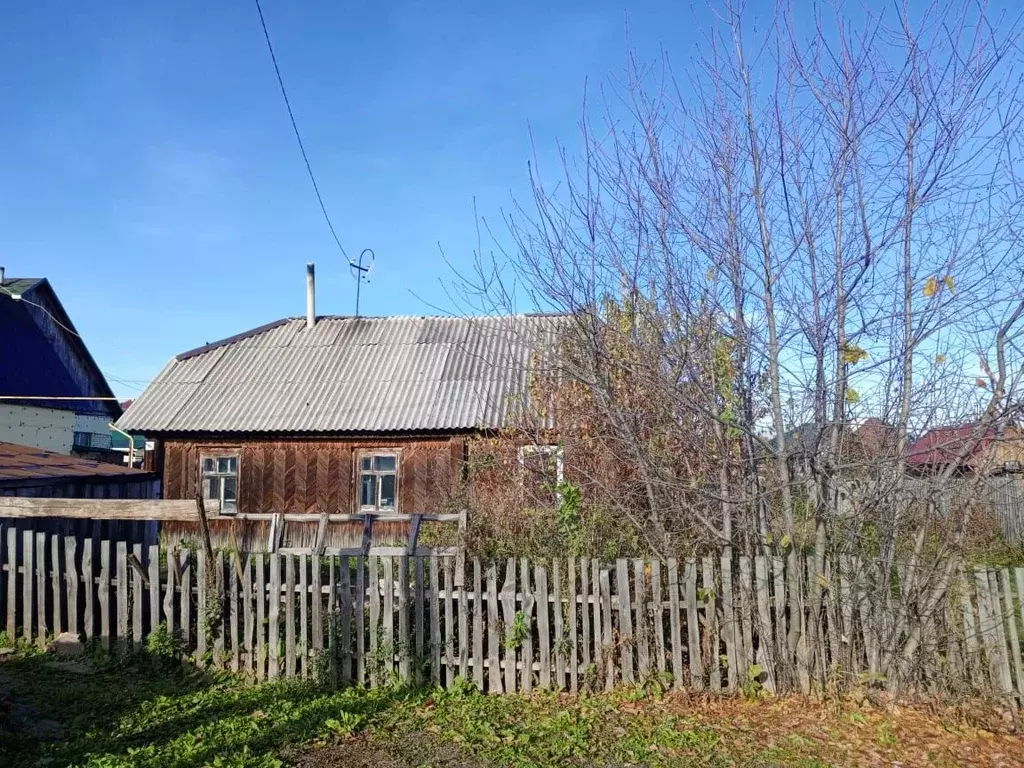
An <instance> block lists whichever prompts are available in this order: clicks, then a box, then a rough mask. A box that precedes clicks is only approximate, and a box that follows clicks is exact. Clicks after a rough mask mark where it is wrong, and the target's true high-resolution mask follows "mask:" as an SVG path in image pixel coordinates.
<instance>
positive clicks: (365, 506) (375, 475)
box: [359, 453, 398, 513]
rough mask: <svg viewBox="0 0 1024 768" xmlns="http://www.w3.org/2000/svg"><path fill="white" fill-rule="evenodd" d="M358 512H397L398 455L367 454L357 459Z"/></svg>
mask: <svg viewBox="0 0 1024 768" xmlns="http://www.w3.org/2000/svg"><path fill="white" fill-rule="evenodd" d="M359 510H360V511H361V512H376V513H389V512H396V511H397V510H398V455H397V454H395V453H367V454H363V455H362V456H360V457H359Z"/></svg>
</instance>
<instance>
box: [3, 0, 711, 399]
mask: <svg viewBox="0 0 1024 768" xmlns="http://www.w3.org/2000/svg"><path fill="white" fill-rule="evenodd" d="M264 12H265V14H266V17H267V22H268V25H269V28H270V33H271V36H272V39H273V41H274V44H275V49H276V52H277V55H278V60H279V63H280V65H281V68H282V72H283V75H284V78H285V82H286V85H287V87H288V90H289V95H290V97H291V100H292V105H293V108H294V110H295V113H296V116H297V119H298V121H299V127H300V129H301V131H302V133H303V138H304V140H305V142H306V146H307V150H308V152H309V155H310V158H311V160H312V163H313V167H314V170H315V172H316V174H317V176H318V181H319V183H320V186H321V190H322V192H323V195H324V198H325V201H326V203H327V206H328V210H329V212H330V213H331V215H332V219H333V221H334V224H335V226H336V228H337V230H338V232H339V235H340V237H341V240H342V244H343V245H344V246H345V248H346V250H347V251H348V252H349V254H350V255H356V254H358V253H359V251H360V250H362V249H363V248H365V247H371V248H373V249H374V251H375V252H376V254H377V259H378V261H377V265H376V269H375V273H374V275H373V280H372V283H371V284H370V285H369V286H368V287H367V288H366V289H365V290H364V299H363V312H364V314H430V313H432V312H434V311H435V310H434V309H432V308H431V307H430V306H429V305H430V304H434V305H438V306H440V307H441V308H442V309H447V308H450V302H449V301H448V299H447V298H446V296H445V293H444V291H443V288H442V285H441V283H442V282H444V281H448V280H450V277H451V274H450V271H449V269H448V267H447V266H446V265H445V264H444V262H443V260H442V259H441V257H440V255H439V250H438V243H440V244H441V246H442V247H443V248H444V250H445V253H446V254H447V255H448V257H449V258H450V259H451V260H452V261H453V262H454V263H455V264H456V265H458V264H465V263H467V262H468V261H469V260H470V259H471V257H472V250H473V248H474V246H475V242H476V234H475V226H474V218H473V200H474V198H475V199H476V201H477V207H478V210H479V212H480V214H481V215H482V216H484V217H486V218H488V219H490V220H492V221H496V220H498V219H499V218H500V215H501V210H502V209H503V208H506V209H507V208H508V206H509V204H510V201H511V200H512V198H513V197H520V198H523V197H524V196H525V193H526V192H527V176H526V164H527V160H528V159H529V157H530V154H531V146H530V134H529V131H530V128H531V127H532V131H533V135H534V137H535V140H536V144H537V147H538V150H539V152H540V155H539V159H540V161H541V165H542V167H543V166H545V165H547V166H548V167H551V166H552V164H553V163H554V162H555V161H556V157H555V154H554V150H555V147H556V142H558V141H562V142H565V143H567V144H568V145H569V147H570V149H571V148H573V147H574V146H576V144H577V127H576V126H577V121H578V119H579V116H580V111H581V103H582V96H583V92H584V83H585V81H586V79H587V78H589V79H590V81H591V83H594V82H599V81H602V80H605V79H606V78H608V77H609V76H613V75H615V74H617V73H619V72H621V71H622V68H623V64H624V62H625V51H626V47H627V36H626V20H627V16H626V11H625V9H624V7H623V4H622V3H621V2H620V3H619V4H614V3H607V4H606V3H601V2H579V3H557V4H552V3H532V2H522V3H514V4H513V3H508V4H500V5H499V4H496V3H443V2H430V3H426V2H422V3H421V2H388V3H381V2H301V3H293V2H283V1H282V0H265V2H264ZM628 21H629V41H630V43H631V44H632V45H633V46H634V47H636V48H637V49H638V50H639V51H640V52H641V53H642V54H643V55H644V56H647V57H650V58H654V57H656V56H657V55H658V51H659V48H660V46H662V45H664V46H665V47H666V48H667V49H668V50H669V51H670V53H671V55H672V57H673V59H675V60H676V61H680V60H681V59H685V58H688V57H690V56H691V55H694V54H695V53H696V50H695V48H694V46H695V45H696V39H695V38H694V37H693V36H692V34H691V33H690V32H689V30H692V29H693V27H694V23H693V10H692V8H691V7H690V6H689V5H676V4H666V5H664V6H662V5H660V4H655V3H652V4H650V5H645V6H642V7H640V6H637V7H634V6H633V4H630V9H629V16H628ZM0 29H2V30H3V31H2V32H0V34H2V35H3V44H2V45H0V73H2V74H0V103H2V104H3V107H4V108H3V114H4V119H3V120H0V157H2V167H3V173H2V174H0V263H3V264H4V265H6V267H7V274H8V275H10V276H45V277H48V278H49V279H50V281H51V282H52V283H53V285H54V287H55V288H56V290H57V292H58V295H59V296H60V297H61V299H62V301H63V302H64V304H65V306H66V308H67V309H68V312H69V313H70V315H71V317H72V319H73V320H74V322H75V324H76V325H77V327H78V329H79V331H80V332H81V333H82V335H83V337H84V338H85V340H86V343H87V344H88V345H89V347H90V349H91V350H92V352H93V355H94V357H95V358H96V359H97V361H98V362H99V364H100V366H101V367H102V368H103V369H104V371H105V372H106V373H107V374H108V375H109V376H110V377H111V383H112V385H113V386H114V389H115V391H116V392H117V393H118V394H119V395H123V396H131V395H133V394H134V393H136V392H137V391H138V390H139V389H141V388H142V387H143V385H144V383H145V382H146V381H148V380H149V379H150V378H152V376H154V375H155V374H156V373H157V371H158V370H159V368H160V367H161V366H162V365H163V364H164V362H165V361H166V360H167V359H168V358H169V357H171V356H172V355H174V354H176V353H177V352H180V351H182V350H185V349H188V348H191V347H194V346H197V345H199V344H202V343H204V342H206V341H212V340H214V339H217V338H221V337H224V336H227V335H230V334H232V333H236V332H238V331H240V330H244V329H246V328H249V327H252V326H255V325H259V324H262V323H264V322H267V321H269V320H272V319H275V318H278V317H282V316H287V315H299V314H302V313H303V311H304V267H303V265H304V264H305V262H307V261H315V262H316V264H317V277H318V306H317V309H318V311H319V312H320V313H323V314H326V313H348V312H351V310H352V306H353V292H354V283H353V282H352V280H351V278H350V277H349V274H348V270H347V269H346V268H344V265H343V259H342V257H341V255H340V254H339V252H338V251H337V249H336V247H335V245H334V243H333V241H332V240H331V238H330V234H329V232H328V230H327V228H326V225H325V224H324V222H323V219H322V217H321V213H320V210H319V208H318V207H317V204H316V200H315V197H314V195H313V192H312V189H311V187H310V184H309V180H308V178H307V176H306V172H305V169H304V167H303V165H302V161H301V157H300V155H299V153H298V149H297V146H296V144H295V140H294V137H293V135H292V132H291V127H290V125H289V123H288V119H287V114H286V112H285V109H284V105H283V102H282V100H281V97H280V94H279V92H278V86H277V82H276V80H275V79H274V73H273V69H272V66H271V62H270V59H269V56H268V53H267V49H266V45H265V42H264V40H263V37H262V32H261V30H260V27H259V19H258V16H257V14H256V9H255V5H254V3H252V2H246V1H242V2H233V3H225V2H214V3H193V2H173V3H159V4H157V3H128V2H123V3H112V2H97V3H73V4H69V3H56V2H34V3H7V4H5V5H4V9H3V10H2V11H0ZM498 231H499V233H500V228H499V230H498ZM414 293H415V294H417V295H418V296H419V297H421V298H417V297H416V296H414V295H413V294H414Z"/></svg>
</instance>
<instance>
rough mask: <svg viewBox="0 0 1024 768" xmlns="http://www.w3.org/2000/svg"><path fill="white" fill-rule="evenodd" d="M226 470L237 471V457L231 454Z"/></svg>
mask: <svg viewBox="0 0 1024 768" xmlns="http://www.w3.org/2000/svg"><path fill="white" fill-rule="evenodd" d="M228 472H238V457H237V456H232V457H230V458H229V459H228Z"/></svg>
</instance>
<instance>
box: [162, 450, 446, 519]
mask: <svg viewBox="0 0 1024 768" xmlns="http://www.w3.org/2000/svg"><path fill="white" fill-rule="evenodd" d="M464 446H465V439H464V438H462V437H453V436H442V437H415V438H411V437H394V438H332V439H309V440H259V439H256V440H254V439H243V440H224V439H211V440H192V439H174V438H171V439H167V440H165V441H164V444H163V462H164V465H163V477H164V498H167V499H190V498H194V497H195V495H196V487H197V482H198V478H199V462H200V459H201V457H202V456H204V455H210V454H217V453H237V455H238V457H239V469H238V472H239V478H238V485H239V488H238V511H239V512H290V513H294V512H308V513H319V512H356V511H358V510H357V508H356V505H357V500H358V499H357V494H356V482H357V471H356V461H357V457H358V455H359V453H360V452H361V451H363V450H375V449H376V450H394V451H396V452H398V453H399V456H400V458H399V477H398V511H399V512H402V513H415V512H422V513H436V512H443V511H449V510H448V507H449V506H450V504H451V502H452V500H453V498H454V496H455V493H456V488H457V486H458V483H459V480H460V478H461V474H462V462H463V451H464Z"/></svg>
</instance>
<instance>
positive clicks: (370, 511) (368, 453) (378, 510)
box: [356, 448, 402, 515]
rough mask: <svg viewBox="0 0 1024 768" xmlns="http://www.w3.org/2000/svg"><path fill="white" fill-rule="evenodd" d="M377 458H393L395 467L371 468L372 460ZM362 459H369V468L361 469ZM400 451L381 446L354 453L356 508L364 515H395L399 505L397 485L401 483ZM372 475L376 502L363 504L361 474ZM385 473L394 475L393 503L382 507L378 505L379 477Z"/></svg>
mask: <svg viewBox="0 0 1024 768" xmlns="http://www.w3.org/2000/svg"><path fill="white" fill-rule="evenodd" d="M377 458H391V459H394V460H395V469H394V470H393V471H390V470H377V469H373V468H372V462H373V460H374V459H377ZM363 459H370V461H371V468H370V469H363ZM401 473H402V453H401V451H399V450H396V449H394V448H381V449H380V450H365V451H359V452H358V454H357V455H356V508H357V509H358V510H359V513H360V514H364V515H395V514H398V507H399V486H400V484H401V478H400V476H401ZM364 475H373V476H374V477H375V478H377V480H376V484H375V485H376V494H375V497H376V503H375V504H373V505H367V504H363V476H364ZM386 475H394V478H395V505H394V506H393V507H382V506H381V505H380V489H381V481H380V478H382V477H384V476H386Z"/></svg>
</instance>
